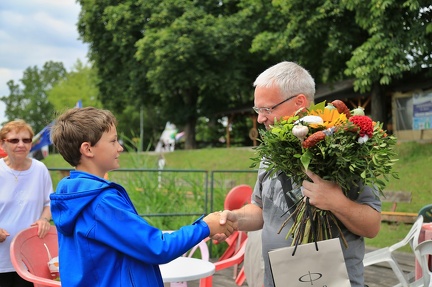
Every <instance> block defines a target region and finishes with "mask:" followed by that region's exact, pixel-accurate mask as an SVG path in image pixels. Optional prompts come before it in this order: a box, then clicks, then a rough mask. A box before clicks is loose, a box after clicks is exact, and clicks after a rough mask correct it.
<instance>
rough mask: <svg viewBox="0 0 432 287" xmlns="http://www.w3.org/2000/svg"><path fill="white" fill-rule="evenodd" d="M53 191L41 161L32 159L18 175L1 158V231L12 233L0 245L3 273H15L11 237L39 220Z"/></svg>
mask: <svg viewBox="0 0 432 287" xmlns="http://www.w3.org/2000/svg"><path fill="white" fill-rule="evenodd" d="M15 177H17V179H16V178H15ZM52 192H53V187H52V181H51V176H50V174H49V172H48V169H47V168H46V166H45V164H43V163H42V162H40V161H38V160H35V159H32V164H31V166H30V168H29V169H28V170H23V171H21V172H19V171H16V170H13V169H11V168H9V166H7V164H6V163H5V162H4V159H0V228H3V229H5V230H6V231H7V232H8V233H9V234H10V236H8V237H6V240H5V241H4V242H2V243H0V273H6V272H13V271H15V269H14V268H13V266H12V263H11V260H10V244H11V241H12V238H14V236H15V235H16V234H17V233H18V232H19V231H21V230H23V229H25V228H28V227H30V225H31V224H33V223H34V222H35V221H36V220H38V219H39V218H40V216H41V214H42V211H43V209H44V207H45V206H49V205H50V198H49V195H50V194H51V193H52Z"/></svg>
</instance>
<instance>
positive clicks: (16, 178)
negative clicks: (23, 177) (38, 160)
mask: <svg viewBox="0 0 432 287" xmlns="http://www.w3.org/2000/svg"><path fill="white" fill-rule="evenodd" d="M21 172H22V170H20V172H19V173H18V174H15V173H14V172H13V171H12V169H10V170H9V173H10V174H12V175H13V176H14V177H15V182H18V176H20V174H21Z"/></svg>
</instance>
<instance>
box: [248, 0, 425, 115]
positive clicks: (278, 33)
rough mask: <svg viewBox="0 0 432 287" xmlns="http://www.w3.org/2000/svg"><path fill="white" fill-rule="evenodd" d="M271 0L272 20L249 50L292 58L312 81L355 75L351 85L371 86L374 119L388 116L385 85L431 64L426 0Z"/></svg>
mask: <svg viewBox="0 0 432 287" xmlns="http://www.w3.org/2000/svg"><path fill="white" fill-rule="evenodd" d="M245 1H246V2H248V3H249V4H250V5H249V6H250V7H255V8H257V7H258V8H259V10H260V11H263V10H264V8H266V9H268V6H264V5H260V3H261V2H262V1H260V0H245ZM272 4H273V6H272V8H271V9H268V10H267V11H266V18H267V19H277V20H270V21H269V22H268V23H269V26H268V27H267V28H266V29H265V31H263V32H261V33H259V34H258V35H257V37H256V38H255V39H254V42H253V46H252V51H253V52H260V53H263V54H265V55H273V56H280V57H282V56H285V57H286V58H288V59H292V60H294V61H297V62H299V63H300V64H302V65H303V66H305V67H306V68H307V69H309V70H310V71H311V74H312V75H313V76H314V77H315V79H316V80H317V83H332V82H335V81H339V80H342V79H346V78H354V79H355V82H354V88H355V90H356V91H360V92H363V93H364V92H369V91H372V117H373V118H374V119H376V120H379V121H384V122H386V120H387V119H386V118H385V108H384V101H385V97H384V93H385V89H386V88H388V85H390V84H391V83H392V82H393V81H394V80H396V79H398V78H401V77H402V76H403V74H404V73H405V72H407V71H409V72H410V73H416V72H418V71H419V70H420V69H422V67H430V66H431V52H432V38H431V36H432V35H431V32H432V26H431V13H432V11H431V7H430V2H428V1H424V0H423V1H418V0H405V1H398V0H386V1H381V0H371V1H361V0H341V1H332V0H312V1H307V2H305V1H303V0H290V1H282V0H275V1H272ZM261 13H262V12H261ZM284 15H289V16H288V17H284Z"/></svg>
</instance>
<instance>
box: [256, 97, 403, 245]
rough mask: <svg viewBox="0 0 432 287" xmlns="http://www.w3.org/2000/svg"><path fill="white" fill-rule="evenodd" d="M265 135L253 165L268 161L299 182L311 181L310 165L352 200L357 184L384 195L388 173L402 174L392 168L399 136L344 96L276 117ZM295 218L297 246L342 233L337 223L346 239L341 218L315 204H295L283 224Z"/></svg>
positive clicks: (274, 169) (270, 168)
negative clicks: (396, 136) (288, 115)
mask: <svg viewBox="0 0 432 287" xmlns="http://www.w3.org/2000/svg"><path fill="white" fill-rule="evenodd" d="M260 135H261V140H260V142H261V143H260V145H259V146H257V147H256V148H255V150H256V152H257V156H256V157H255V158H252V160H253V164H252V166H251V167H256V166H257V165H258V164H259V163H260V162H263V163H264V164H265V165H266V166H267V170H268V171H270V172H273V173H274V172H277V171H282V172H284V173H285V174H286V175H287V176H288V177H291V178H292V179H293V181H294V182H295V183H297V184H301V183H302V181H303V180H305V179H308V177H307V175H306V174H305V172H304V171H305V170H307V169H309V170H311V171H312V172H314V173H315V174H317V175H318V176H320V177H321V178H323V179H325V180H329V181H333V182H335V183H337V184H338V185H339V186H340V187H341V188H342V191H343V192H344V193H345V195H346V196H348V197H350V198H351V197H352V196H353V195H352V194H350V192H349V191H350V190H351V189H352V188H353V187H358V188H360V189H359V192H362V190H361V187H364V186H369V187H371V188H372V189H373V190H375V191H376V192H377V194H376V196H379V195H380V194H382V191H383V189H384V188H385V186H386V183H387V182H388V180H389V175H391V176H393V177H394V178H398V175H397V173H395V172H394V171H392V168H393V165H394V163H395V161H396V159H394V156H395V155H396V153H395V151H394V146H395V144H396V138H395V137H394V136H391V135H388V134H387V133H386V132H385V131H384V130H383V129H382V124H381V123H379V122H374V121H372V119H371V118H369V117H367V116H365V114H364V111H363V109H362V108H357V109H354V110H352V111H350V110H349V109H348V108H347V106H346V105H345V104H344V103H343V102H342V101H340V100H335V101H332V102H331V103H328V104H327V105H326V102H325V101H324V102H321V103H318V104H316V105H313V106H311V107H310V108H309V109H302V110H299V111H298V112H297V113H296V114H295V115H294V116H290V117H283V118H282V119H280V120H277V121H275V123H274V125H273V126H272V127H271V128H270V129H269V130H261V131H260ZM352 199H353V198H352ZM291 218H292V219H293V220H294V224H293V226H292V228H291V229H290V231H289V232H288V234H287V237H288V236H293V245H297V244H301V243H308V242H316V241H319V240H325V239H330V238H333V237H335V235H336V236H337V234H332V233H334V230H335V229H332V226H336V230H338V231H339V234H340V236H341V238H342V239H343V240H344V238H343V235H342V232H341V230H340V228H339V226H338V221H337V219H336V217H335V216H334V215H333V214H332V213H331V212H329V211H325V210H319V209H317V208H315V207H313V206H310V205H309V203H308V201H307V200H299V201H298V202H297V203H296V207H295V210H294V211H293V212H291V214H290V217H289V218H288V219H287V221H286V222H285V224H284V226H285V225H286V223H287V222H288V221H289V220H290V219H291ZM282 228H283V226H282V227H281V229H282ZM332 230H333V232H332ZM311 231H312V232H311ZM345 244H346V243H345Z"/></svg>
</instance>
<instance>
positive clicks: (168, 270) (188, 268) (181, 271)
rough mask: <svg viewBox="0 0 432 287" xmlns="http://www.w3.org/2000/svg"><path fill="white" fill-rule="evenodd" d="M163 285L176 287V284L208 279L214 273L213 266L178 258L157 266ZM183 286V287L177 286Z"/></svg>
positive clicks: (204, 262) (202, 261)
mask: <svg viewBox="0 0 432 287" xmlns="http://www.w3.org/2000/svg"><path fill="white" fill-rule="evenodd" d="M159 268H160V271H161V273H162V280H163V282H164V283H167V282H169V283H171V286H172V287H173V286H176V282H184V281H192V280H197V279H201V278H205V277H209V276H211V275H213V274H214V272H215V265H214V264H213V263H211V262H209V261H206V260H202V259H197V258H190V257H178V258H176V259H174V260H173V261H171V262H169V263H167V264H161V265H159ZM177 286H183V285H177Z"/></svg>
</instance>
